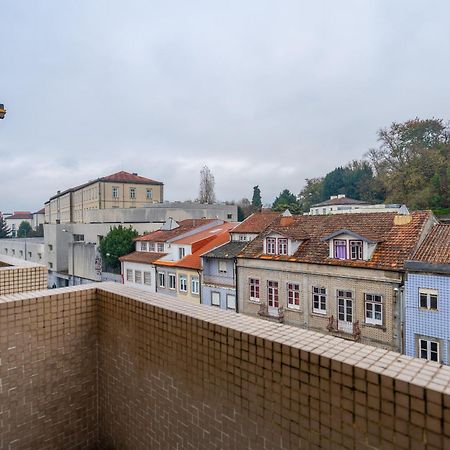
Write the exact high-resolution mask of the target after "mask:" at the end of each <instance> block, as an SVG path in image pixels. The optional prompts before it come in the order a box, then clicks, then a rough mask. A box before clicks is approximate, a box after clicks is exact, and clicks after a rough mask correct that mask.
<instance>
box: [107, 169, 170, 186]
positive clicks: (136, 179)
mask: <svg viewBox="0 0 450 450" xmlns="http://www.w3.org/2000/svg"><path fill="white" fill-rule="evenodd" d="M99 181H107V182H114V183H134V184H163V183H161V181H156V180H152V179H151V178H146V177H141V176H140V175H138V174H136V173H129V172H125V171H123V170H122V171H120V172H117V173H113V174H112V175H107V176H106V177H101V178H99Z"/></svg>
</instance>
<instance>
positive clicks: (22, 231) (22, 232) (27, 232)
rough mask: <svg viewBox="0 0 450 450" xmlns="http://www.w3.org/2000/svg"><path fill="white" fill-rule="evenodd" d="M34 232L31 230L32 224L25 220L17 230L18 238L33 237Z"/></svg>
mask: <svg viewBox="0 0 450 450" xmlns="http://www.w3.org/2000/svg"><path fill="white" fill-rule="evenodd" d="M32 232H33V229H32V228H31V225H30V223H29V222H27V221H25V220H23V221H22V222H21V223H20V225H19V229H18V230H17V237H31V234H32Z"/></svg>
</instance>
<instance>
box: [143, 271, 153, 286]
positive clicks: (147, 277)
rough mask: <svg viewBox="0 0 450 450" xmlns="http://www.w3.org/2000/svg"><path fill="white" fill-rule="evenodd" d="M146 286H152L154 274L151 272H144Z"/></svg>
mask: <svg viewBox="0 0 450 450" xmlns="http://www.w3.org/2000/svg"><path fill="white" fill-rule="evenodd" d="M144 284H146V285H147V286H151V284H152V274H151V273H150V272H144Z"/></svg>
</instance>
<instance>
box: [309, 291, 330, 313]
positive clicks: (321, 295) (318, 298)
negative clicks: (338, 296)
mask: <svg viewBox="0 0 450 450" xmlns="http://www.w3.org/2000/svg"><path fill="white" fill-rule="evenodd" d="M312 300H313V312H314V313H316V314H326V313H327V290H326V289H325V288H323V287H316V286H314V287H313V288H312Z"/></svg>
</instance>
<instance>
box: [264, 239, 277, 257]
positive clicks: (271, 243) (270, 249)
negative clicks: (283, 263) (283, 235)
mask: <svg viewBox="0 0 450 450" xmlns="http://www.w3.org/2000/svg"><path fill="white" fill-rule="evenodd" d="M266 247H267V252H266V253H267V254H268V255H275V253H276V249H277V240H276V239H275V238H267V239H266Z"/></svg>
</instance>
